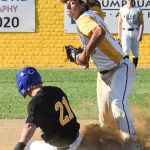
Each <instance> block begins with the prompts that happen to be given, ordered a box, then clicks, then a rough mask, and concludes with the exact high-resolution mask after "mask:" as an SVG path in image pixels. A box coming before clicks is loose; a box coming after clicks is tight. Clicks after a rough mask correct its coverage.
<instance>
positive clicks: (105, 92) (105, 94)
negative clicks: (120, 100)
mask: <svg viewBox="0 0 150 150" xmlns="http://www.w3.org/2000/svg"><path fill="white" fill-rule="evenodd" d="M104 80H105V79H103V80H102V75H101V74H100V73H99V72H98V73H97V102H98V108H99V122H100V126H101V127H104V126H110V125H112V122H113V117H112V112H111V108H110V102H109V92H110V88H109V86H108V85H107V84H106V82H104Z"/></svg>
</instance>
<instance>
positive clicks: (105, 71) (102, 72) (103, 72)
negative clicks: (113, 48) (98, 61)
mask: <svg viewBox="0 0 150 150" xmlns="http://www.w3.org/2000/svg"><path fill="white" fill-rule="evenodd" d="M126 58H128V56H124V57H123V59H126ZM128 59H129V58H128ZM112 69H113V68H112ZM112 69H110V70H103V71H100V73H101V74H102V75H104V74H106V73H108V72H109V71H111V70H112Z"/></svg>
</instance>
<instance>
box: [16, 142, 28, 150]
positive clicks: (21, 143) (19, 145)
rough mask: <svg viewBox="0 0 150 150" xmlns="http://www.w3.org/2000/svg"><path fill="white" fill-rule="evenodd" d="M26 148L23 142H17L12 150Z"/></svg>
mask: <svg viewBox="0 0 150 150" xmlns="http://www.w3.org/2000/svg"><path fill="white" fill-rule="evenodd" d="M25 147H26V144H25V143H23V142H18V143H17V144H16V146H15V149H14V150H24V148H25Z"/></svg>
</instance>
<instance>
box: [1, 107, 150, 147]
mask: <svg viewBox="0 0 150 150" xmlns="http://www.w3.org/2000/svg"><path fill="white" fill-rule="evenodd" d="M131 113H132V116H133V119H134V124H135V127H136V130H137V133H138V135H139V142H140V144H141V146H142V147H143V150H150V112H149V110H145V109H141V108H131ZM79 122H80V124H81V133H82V134H83V142H82V144H81V148H80V150H122V142H121V139H120V136H119V132H118V131H117V130H114V129H111V128H105V129H103V130H102V129H100V127H99V125H98V121H96V120H79ZM23 125H24V120H20V119H12V120H11V119H10V120H8V119H4V120H0V150H13V148H14V146H15V144H16V142H17V141H18V140H19V138H20V133H21V130H22V127H23ZM32 139H33V140H40V131H39V130H37V131H36V133H35V134H34V136H33V138H32Z"/></svg>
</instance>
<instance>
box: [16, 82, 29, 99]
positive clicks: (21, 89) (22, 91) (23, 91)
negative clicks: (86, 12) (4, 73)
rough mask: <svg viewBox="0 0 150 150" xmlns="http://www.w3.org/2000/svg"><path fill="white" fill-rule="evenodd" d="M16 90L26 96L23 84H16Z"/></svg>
mask: <svg viewBox="0 0 150 150" xmlns="http://www.w3.org/2000/svg"><path fill="white" fill-rule="evenodd" d="M18 92H19V93H20V94H21V95H22V96H23V97H24V98H25V97H26V96H27V94H26V91H25V89H24V87H23V84H22V83H20V85H19V86H18Z"/></svg>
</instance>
